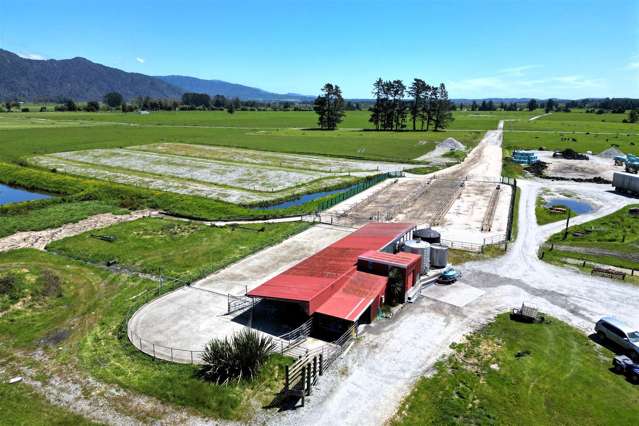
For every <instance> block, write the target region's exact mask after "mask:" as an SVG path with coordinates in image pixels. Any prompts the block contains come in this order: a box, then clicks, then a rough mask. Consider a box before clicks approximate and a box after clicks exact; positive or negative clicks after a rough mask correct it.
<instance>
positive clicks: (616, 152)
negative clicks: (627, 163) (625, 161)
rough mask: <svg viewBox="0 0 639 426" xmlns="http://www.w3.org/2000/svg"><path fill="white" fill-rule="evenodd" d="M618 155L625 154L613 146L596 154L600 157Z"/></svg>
mask: <svg viewBox="0 0 639 426" xmlns="http://www.w3.org/2000/svg"><path fill="white" fill-rule="evenodd" d="M618 155H625V154H624V153H623V152H621V151H620V150H619V149H618V148H615V147H614V146H612V147H610V148H608V149H607V150H605V151H602V152H600V153H599V154H598V156H599V157H601V158H615V157H616V156H618Z"/></svg>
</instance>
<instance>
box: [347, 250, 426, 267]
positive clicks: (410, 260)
mask: <svg viewBox="0 0 639 426" xmlns="http://www.w3.org/2000/svg"><path fill="white" fill-rule="evenodd" d="M358 259H359V260H365V261H371V262H377V263H383V264H385V265H391V266H397V267H400V268H407V267H409V266H410V265H412V264H414V263H417V262H419V261H421V259H422V257H421V256H420V255H418V254H414V253H406V252H399V253H395V254H392V253H385V252H382V251H375V250H369V251H367V252H366V253H363V254H361V255H360V256H359V257H358Z"/></svg>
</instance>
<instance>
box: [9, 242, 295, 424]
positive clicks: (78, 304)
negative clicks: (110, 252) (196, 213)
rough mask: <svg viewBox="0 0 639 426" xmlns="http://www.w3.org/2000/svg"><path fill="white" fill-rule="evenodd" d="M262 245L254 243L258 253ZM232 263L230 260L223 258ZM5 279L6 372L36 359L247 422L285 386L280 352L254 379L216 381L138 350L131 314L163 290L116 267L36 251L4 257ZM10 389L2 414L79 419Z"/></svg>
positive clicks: (44, 366)
mask: <svg viewBox="0 0 639 426" xmlns="http://www.w3.org/2000/svg"><path fill="white" fill-rule="evenodd" d="M219 244H223V245H224V244H225V241H221V242H219ZM255 248H256V247H254V246H250V247H246V249H247V250H249V251H251V252H252V251H254V250H255ZM236 254H237V252H233V253H229V254H228V256H233V255H236ZM246 254H247V252H244V253H243V254H242V255H246ZM224 260H226V261H230V258H229V257H226V258H224V259H222V260H220V264H222V263H225V262H224ZM226 263H227V262H226ZM0 282H1V283H2V286H1V289H2V290H1V291H2V294H1V295H0V341H2V345H0V360H1V362H2V365H3V369H5V370H6V369H14V368H17V366H25V365H28V366H29V368H30V369H31V370H32V372H33V373H34V374H35V376H36V377H37V378H38V379H37V380H42V381H45V382H46V381H47V380H49V378H50V377H51V376H54V375H55V376H59V377H67V376H73V377H77V376H78V375H80V377H85V376H86V377H88V376H91V377H93V378H95V379H97V380H99V381H103V382H106V383H114V384H117V385H119V386H121V387H123V388H125V389H129V390H131V391H133V392H139V393H142V394H146V395H149V396H152V397H155V398H158V399H159V400H160V401H161V402H163V403H164V404H169V405H177V406H181V407H186V408H189V409H190V410H193V411H194V412H196V413H199V414H202V415H205V416H210V417H213V418H224V419H233V420H244V421H246V420H248V419H249V418H250V417H251V416H252V415H253V413H254V412H255V410H256V407H260V406H262V405H264V404H267V403H269V402H270V401H271V400H272V399H273V398H274V395H275V393H277V392H278V391H279V390H280V389H281V386H282V374H283V366H284V365H285V364H286V363H288V362H289V360H288V359H287V358H283V357H280V356H273V357H272V358H271V359H270V360H269V362H268V363H267V365H266V366H265V367H264V368H263V371H262V372H261V374H260V376H259V378H258V379H257V380H256V381H254V382H250V383H249V382H241V383H239V384H231V385H227V386H218V385H213V384H210V383H206V382H203V381H201V380H199V379H198V378H196V377H195V372H196V368H195V367H193V366H191V365H182V364H173V363H168V362H161V361H154V360H153V359H151V358H150V357H148V356H147V355H144V354H143V353H141V352H139V351H138V350H137V349H135V348H134V347H133V346H132V345H131V344H130V342H129V341H128V339H127V337H126V329H125V322H124V321H125V318H126V315H127V313H128V312H130V311H131V310H134V309H135V308H137V307H139V306H140V305H141V304H142V303H144V302H145V301H146V300H147V298H145V297H144V295H146V294H149V295H151V296H153V295H155V292H156V290H157V286H158V284H157V283H156V282H153V281H149V280H144V279H140V278H133V277H129V276H126V275H118V274H112V273H109V272H108V271H106V270H104V269H102V268H98V267H92V266H88V265H86V264H84V263H82V262H78V261H74V260H71V259H69V258H67V257H64V256H56V255H53V254H49V253H44V252H39V251H36V250H16V251H11V252H8V253H2V254H0ZM36 348H40V349H41V350H42V351H43V354H44V355H45V356H46V357H47V358H48V360H47V361H43V360H42V359H41V358H40V359H39V360H38V359H35V358H31V357H29V358H26V359H25V358H24V353H25V352H24V351H32V350H34V349H36ZM2 377H4V376H2ZM5 386H9V385H5V384H4V381H3V383H2V384H0V395H2V396H3V397H2V398H0V419H2V418H3V416H4V415H5V414H4V413H7V412H9V413H12V412H13V411H17V413H14V415H13V417H12V418H14V419H18V420H21V419H25V421H27V420H29V419H37V418H41V419H42V421H43V422H44V421H46V420H51V422H53V423H55V421H56V419H59V421H60V422H62V423H64V422H68V423H69V424H76V423H75V421H74V420H75V417H74V416H71V415H69V414H68V413H66V412H64V411H63V410H59V409H52V408H51V407H50V406H49V405H48V404H46V403H44V402H43V400H42V398H34V399H31V398H30V397H29V396H30V395H31V394H32V391H31V390H30V388H28V387H24V386H19V387H14V388H4V387H5ZM113 403H115V404H116V405H118V404H119V405H122V406H123V407H124V408H123V409H127V407H128V409H129V410H132V411H133V412H134V415H135V416H136V418H145V419H146V420H147V421H151V420H154V418H155V416H156V415H157V413H154V412H150V411H149V409H143V410H140V409H139V407H138V408H132V406H130V405H127V404H125V403H124V402H122V401H120V402H118V401H117V398H116V401H113ZM38 410H43V412H42V413H38ZM38 414H40V415H39V416H38ZM16 416H17V417H16ZM34 421H36V424H37V420H34ZM78 422H79V420H78ZM13 424H15V423H13ZM25 424H31V423H25ZM64 424H67V423H64Z"/></svg>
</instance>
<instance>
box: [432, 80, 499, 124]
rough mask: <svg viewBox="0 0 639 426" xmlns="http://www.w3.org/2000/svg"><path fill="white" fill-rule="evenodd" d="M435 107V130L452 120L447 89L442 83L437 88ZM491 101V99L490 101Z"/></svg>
mask: <svg viewBox="0 0 639 426" xmlns="http://www.w3.org/2000/svg"><path fill="white" fill-rule="evenodd" d="M437 95H438V96H437V107H436V112H435V115H434V122H435V131H437V130H443V129H445V128H446V127H447V126H448V124H449V123H450V122H451V121H453V120H454V118H453V113H452V112H450V101H449V100H448V90H446V85H445V84H444V83H440V84H439V88H438V89H437ZM490 103H492V101H490Z"/></svg>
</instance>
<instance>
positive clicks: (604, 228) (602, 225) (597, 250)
mask: <svg viewBox="0 0 639 426" xmlns="http://www.w3.org/2000/svg"><path fill="white" fill-rule="evenodd" d="M637 207H639V204H634V205H629V206H626V207H624V208H623V209H621V210H618V211H616V212H615V213H613V214H610V215H608V216H604V217H602V218H599V219H596V220H593V221H590V222H586V223H584V224H581V225H576V226H571V227H570V228H568V235H567V237H566V239H565V240H564V239H563V235H564V233H563V232H558V233H557V234H555V235H553V236H551V237H550V238H549V239H548V241H547V243H549V244H555V245H561V246H568V247H574V248H575V249H576V250H582V251H583V250H585V251H586V252H576V251H575V252H571V251H568V250H559V249H558V250H553V251H546V252H545V253H544V260H546V261H549V262H562V260H561V259H562V258H573V259H579V260H588V261H592V262H596V263H601V264H605V265H611V266H617V267H620V268H628V269H639V260H637V259H639V256H636V254H637V253H639V217H637V216H631V215H630V214H629V212H628V211H629V210H630V209H631V208H637ZM635 256H636V257H635Z"/></svg>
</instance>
